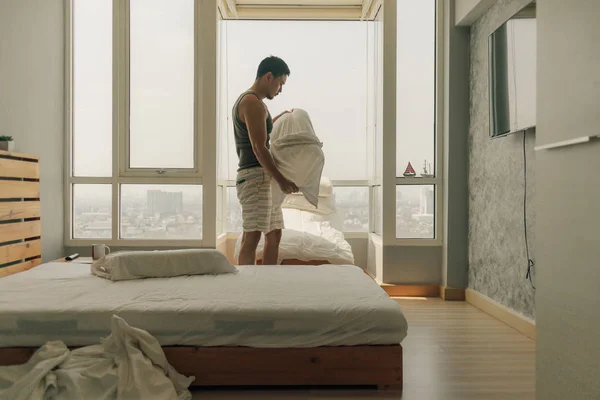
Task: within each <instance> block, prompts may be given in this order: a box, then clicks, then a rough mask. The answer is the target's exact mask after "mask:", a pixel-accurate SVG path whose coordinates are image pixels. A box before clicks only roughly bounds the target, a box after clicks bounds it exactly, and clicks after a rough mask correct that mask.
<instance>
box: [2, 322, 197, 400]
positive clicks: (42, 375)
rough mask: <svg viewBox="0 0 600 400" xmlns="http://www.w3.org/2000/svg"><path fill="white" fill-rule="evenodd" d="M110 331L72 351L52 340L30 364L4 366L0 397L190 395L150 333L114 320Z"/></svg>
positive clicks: (173, 398)
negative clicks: (94, 341) (97, 342)
mask: <svg viewBox="0 0 600 400" xmlns="http://www.w3.org/2000/svg"><path fill="white" fill-rule="evenodd" d="M110 322H111V334H110V336H108V337H107V338H105V339H103V340H102V342H101V343H100V344H96V345H92V346H88V347H82V348H79V349H76V350H73V351H70V350H69V349H68V348H67V346H66V345H65V344H64V343H63V342H61V341H50V342H48V343H46V344H45V345H44V346H42V347H41V348H40V349H38V350H37V351H36V352H35V354H34V355H33V356H32V357H31V358H30V359H29V361H28V362H27V363H26V364H23V365H16V366H9V367H0V399H12V400H54V399H56V400H58V399H60V400H80V399H103V400H109V399H147V400H187V399H191V398H192V396H191V393H190V392H189V391H188V387H189V386H190V384H191V383H192V382H193V381H194V379H195V378H194V377H185V376H183V375H181V374H179V373H178V372H177V371H175V370H174V369H173V367H171V365H169V363H168V362H167V360H166V358H165V355H164V353H163V351H162V349H161V347H160V344H159V343H158V341H156V339H155V338H153V337H152V336H151V335H149V334H148V332H145V331H142V330H140V329H136V328H133V327H131V326H129V325H128V324H127V323H126V322H125V321H124V320H123V319H121V318H119V317H117V316H114V317H113V318H112V319H111V321H110Z"/></svg>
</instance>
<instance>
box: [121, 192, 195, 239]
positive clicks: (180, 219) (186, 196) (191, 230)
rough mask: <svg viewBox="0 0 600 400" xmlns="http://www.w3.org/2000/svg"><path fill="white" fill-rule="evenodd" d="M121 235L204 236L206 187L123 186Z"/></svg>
mask: <svg viewBox="0 0 600 400" xmlns="http://www.w3.org/2000/svg"><path fill="white" fill-rule="evenodd" d="M121 238H123V239H165V240H171V239H197V240H198V239H202V186H196V185H121Z"/></svg>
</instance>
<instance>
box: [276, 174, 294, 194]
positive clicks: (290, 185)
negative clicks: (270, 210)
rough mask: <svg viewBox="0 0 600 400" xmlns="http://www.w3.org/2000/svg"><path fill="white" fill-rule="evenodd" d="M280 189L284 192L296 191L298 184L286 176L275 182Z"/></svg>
mask: <svg viewBox="0 0 600 400" xmlns="http://www.w3.org/2000/svg"><path fill="white" fill-rule="evenodd" d="M277 183H278V184H279V187H280V188H281V191H282V192H283V193H285V194H292V193H298V186H296V184H295V183H294V182H292V181H290V180H289V179H287V178H285V177H284V178H283V179H281V180H280V181H278V182H277Z"/></svg>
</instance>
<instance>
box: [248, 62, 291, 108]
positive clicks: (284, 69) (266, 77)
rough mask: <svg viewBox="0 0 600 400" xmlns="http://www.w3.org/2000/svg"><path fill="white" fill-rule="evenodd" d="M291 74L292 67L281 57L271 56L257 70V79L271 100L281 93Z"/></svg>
mask: <svg viewBox="0 0 600 400" xmlns="http://www.w3.org/2000/svg"><path fill="white" fill-rule="evenodd" d="M289 75H290V68H289V67H288V65H287V64H286V63H285V61H283V60H282V59H281V58H278V57H275V56H270V57H267V58H265V59H264V60H262V61H261V63H260V64H259V66H258V71H257V72H256V81H257V83H258V84H259V85H260V87H261V88H262V89H263V90H264V94H265V96H266V97H267V99H269V100H273V98H275V96H277V95H278V94H279V93H281V91H282V89H283V85H285V82H286V81H287V78H288V76H289Z"/></svg>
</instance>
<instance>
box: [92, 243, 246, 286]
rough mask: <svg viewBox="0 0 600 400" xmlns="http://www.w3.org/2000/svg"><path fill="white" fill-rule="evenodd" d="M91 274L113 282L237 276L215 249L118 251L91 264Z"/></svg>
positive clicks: (221, 254) (235, 269)
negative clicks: (219, 275)
mask: <svg viewBox="0 0 600 400" xmlns="http://www.w3.org/2000/svg"><path fill="white" fill-rule="evenodd" d="M91 270H92V274H94V275H97V276H99V277H101V278H106V279H110V280H113V281H122V280H128V279H141V278H168V277H174V276H181V275H208V274H213V275H218V274H228V273H235V272H237V268H236V267H235V266H233V265H231V263H230V262H229V261H228V260H227V258H226V257H225V255H224V254H223V253H221V252H220V251H218V250H216V249H183V250H146V251H121V252H116V253H113V254H108V255H106V256H104V257H102V258H101V259H99V260H97V261H95V262H94V263H93V264H92V267H91Z"/></svg>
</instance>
